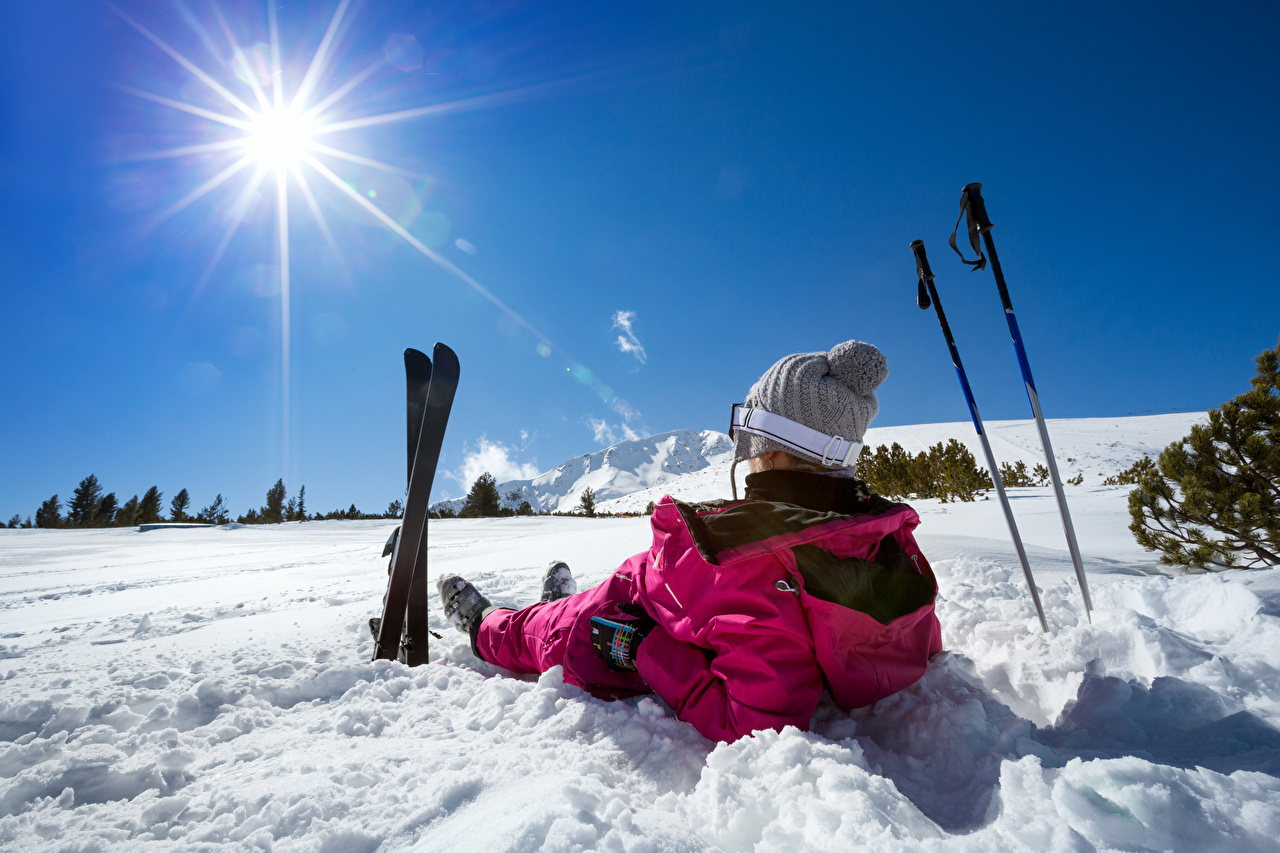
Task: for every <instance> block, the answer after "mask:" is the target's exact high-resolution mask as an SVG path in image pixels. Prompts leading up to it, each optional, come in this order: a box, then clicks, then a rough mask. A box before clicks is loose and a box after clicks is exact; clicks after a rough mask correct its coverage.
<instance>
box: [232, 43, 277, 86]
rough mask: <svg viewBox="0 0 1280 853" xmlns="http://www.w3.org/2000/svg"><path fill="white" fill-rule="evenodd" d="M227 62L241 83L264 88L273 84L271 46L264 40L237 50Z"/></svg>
mask: <svg viewBox="0 0 1280 853" xmlns="http://www.w3.org/2000/svg"><path fill="white" fill-rule="evenodd" d="M227 64H228V65H230V66H231V70H232V71H233V72H234V73H235V75H236V77H237V78H238V79H239V80H240V82H241V83H244V84H246V85H249V86H257V87H259V88H262V89H265V88H266V87H268V86H270V85H271V48H270V47H268V46H267V45H265V44H263V43H262V42H258V43H257V44H255V45H253V46H252V47H250V48H247V49H245V50H237V51H236V52H235V53H233V54H232V55H231V58H230V59H229V60H227Z"/></svg>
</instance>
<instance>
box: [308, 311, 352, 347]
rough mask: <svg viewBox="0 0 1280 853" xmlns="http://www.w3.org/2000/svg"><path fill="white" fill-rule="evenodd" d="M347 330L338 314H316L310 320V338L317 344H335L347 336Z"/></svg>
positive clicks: (345, 323) (347, 327)
mask: <svg viewBox="0 0 1280 853" xmlns="http://www.w3.org/2000/svg"><path fill="white" fill-rule="evenodd" d="M349 329H350V327H349V326H348V325H347V321H346V320H344V319H342V317H341V316H340V315H338V314H331V313H327V314H317V315H316V316H315V317H313V318H312V320H311V338H312V340H314V341H315V342H316V343H318V344H335V343H337V342H338V341H340V340H342V339H343V338H345V337H346V336H347V332H348V331H349Z"/></svg>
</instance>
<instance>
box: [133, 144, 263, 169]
mask: <svg viewBox="0 0 1280 853" xmlns="http://www.w3.org/2000/svg"><path fill="white" fill-rule="evenodd" d="M236 148H244V140H243V139H226V140H223V141H222V142H200V143H197V144H195V145H180V146H178V147H177V148H164V149H161V150H159V151H144V152H142V153H140V154H131V155H129V156H127V157H120V158H118V159H115V160H112V161H111V162H112V163H113V164H120V163H141V162H144V161H146V160H170V159H172V158H174V157H192V156H194V155H196V154H215V153H217V152H219V151H232V150H234V149H236Z"/></svg>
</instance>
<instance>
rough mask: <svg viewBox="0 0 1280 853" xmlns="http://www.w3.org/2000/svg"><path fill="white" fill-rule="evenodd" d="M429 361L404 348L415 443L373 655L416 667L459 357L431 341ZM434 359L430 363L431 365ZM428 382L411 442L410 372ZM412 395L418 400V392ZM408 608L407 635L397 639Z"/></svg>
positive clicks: (422, 645)
mask: <svg viewBox="0 0 1280 853" xmlns="http://www.w3.org/2000/svg"><path fill="white" fill-rule="evenodd" d="M432 355H433V358H432V359H431V360H428V359H427V357H426V356H425V355H423V354H422V353H420V352H418V351H417V350H412V349H410V350H406V351H405V375H406V383H407V390H408V392H409V393H408V394H407V400H408V401H409V403H408V409H409V415H408V419H409V443H410V444H412V445H415V446H414V450H413V461H412V464H411V465H410V467H409V491H408V494H407V495H406V496H405V504H404V519H403V521H402V522H401V525H400V536H399V537H398V538H397V539H396V543H395V550H394V553H393V555H392V558H391V577H390V579H389V580H388V582H387V598H386V602H385V604H384V605H383V611H382V621H381V623H380V624H379V626H378V639H377V642H376V644H375V645H374V650H373V657H374V660H377V659H378V658H384V659H387V660H391V659H393V658H398V659H399V660H401V661H403V662H405V663H407V664H409V665H410V666H417V665H418V664H422V663H426V662H427V643H428V634H427V606H426V605H427V599H428V590H427V507H428V504H429V502H430V499H431V486H432V483H433V482H434V480H435V473H436V463H437V462H439V461H440V447H441V445H442V444H443V443H444V431H445V427H446V426H447V425H448V422H449V410H450V409H451V408H452V407H453V396H454V394H455V392H456V391H457V390H458V373H459V365H458V357H457V355H456V354H455V353H454V352H453V350H451V349H449V348H448V347H447V346H445V345H444V344H439V343H438V344H436V346H435V350H434V351H433V352H432ZM433 362H434V364H433ZM424 368H425V372H426V374H427V376H428V377H429V382H428V385H427V393H426V399H425V403H424V404H423V405H422V407H421V419H420V421H419V424H418V428H417V431H416V432H417V435H416V438H417V440H416V442H415V441H414V438H415V434H414V433H415V430H414V425H413V417H414V412H413V409H414V408H415V405H414V402H413V401H414V399H415V395H414V394H413V387H414V381H415V377H416V378H417V380H418V383H419V388H420V387H421V380H422V378H423V374H424ZM417 399H421V397H420V396H418V397H417ZM406 610H407V611H408V613H407V616H408V631H407V636H406V637H405V638H404V641H403V643H402V642H401V634H402V632H404V629H405V619H406Z"/></svg>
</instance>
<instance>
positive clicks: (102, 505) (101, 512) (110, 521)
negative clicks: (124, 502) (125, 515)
mask: <svg viewBox="0 0 1280 853" xmlns="http://www.w3.org/2000/svg"><path fill="white" fill-rule="evenodd" d="M119 511H120V503H119V501H117V500H116V493H115V492H107V494H106V495H105V496H104V497H103V498H102V500H100V501H99V502H98V512H97V513H96V515H95V518H94V525H93V526H94V527H111V526H113V525H114V524H115V523H116V513H118V512H119Z"/></svg>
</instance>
